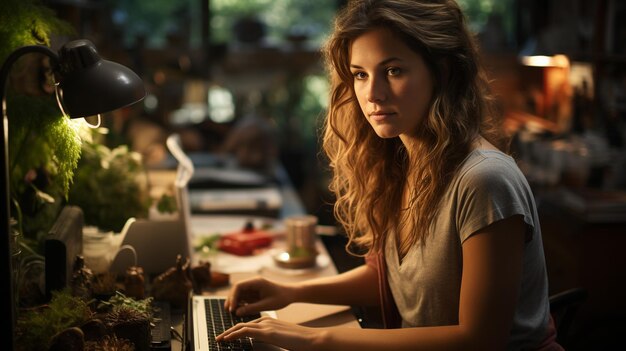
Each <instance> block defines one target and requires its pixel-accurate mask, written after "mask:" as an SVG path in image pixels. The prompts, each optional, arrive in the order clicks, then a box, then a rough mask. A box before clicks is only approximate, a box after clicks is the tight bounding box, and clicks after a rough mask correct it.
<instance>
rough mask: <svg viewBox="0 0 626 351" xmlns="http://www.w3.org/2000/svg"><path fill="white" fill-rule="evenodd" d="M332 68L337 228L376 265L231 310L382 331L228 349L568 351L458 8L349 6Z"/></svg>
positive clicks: (329, 135)
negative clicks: (319, 310) (360, 311)
mask: <svg viewBox="0 0 626 351" xmlns="http://www.w3.org/2000/svg"><path fill="white" fill-rule="evenodd" d="M324 53H325V57H326V59H327V64H328V68H329V72H330V74H331V80H332V91H331V100H330V101H331V102H330V107H329V111H328V115H327V118H326V124H325V130H324V149H325V151H326V154H327V155H328V157H329V160H330V166H331V167H332V170H333V178H332V181H331V184H330V187H331V190H333V191H334V193H335V195H336V198H337V200H336V203H335V215H336V217H337V219H338V220H339V221H340V222H341V223H342V225H343V227H344V228H345V230H346V233H347V235H348V238H349V239H350V241H351V243H350V244H351V245H358V246H359V247H361V248H362V249H364V250H366V251H367V252H368V254H367V262H368V264H367V265H364V266H362V267H359V268H356V269H354V270H352V271H349V272H346V273H344V274H341V275H338V276H335V277H330V278H323V279H318V280H312V281H309V282H306V283H304V284H297V285H295V284H294V285H289V284H278V283H274V282H270V281H267V280H264V279H261V278H257V279H252V280H249V281H246V282H242V283H240V284H237V285H235V286H234V287H233V289H232V290H231V293H230V296H229V297H228V298H227V301H226V308H228V309H230V310H232V311H235V312H236V313H237V314H247V313H252V312H258V311H261V310H272V309H278V308H282V307H284V306H286V305H288V304H290V303H292V302H295V301H304V302H312V303H332V304H348V305H380V306H381V307H382V308H383V314H384V317H385V323H386V327H387V328H386V329H380V330H377V329H358V330H354V329H350V330H345V329H343V330H342V329H339V328H307V327H303V326H299V325H292V324H289V323H286V322H283V321H280V320H273V319H267V318H261V319H259V320H256V321H253V322H250V323H244V324H239V325H237V326H235V327H233V328H231V329H230V330H228V331H226V332H225V333H224V334H222V335H220V336H219V337H218V341H221V340H232V339H236V338H240V337H243V336H249V337H252V338H254V339H258V340H259V341H262V342H266V343H271V344H276V345H279V346H281V347H284V348H287V349H294V350H503V349H508V350H522V349H523V350H533V349H543V350H560V349H561V348H560V346H558V345H557V344H556V343H555V342H554V338H555V335H554V328H553V326H552V324H551V319H550V315H549V305H548V289H547V278H546V270H545V261H544V256H543V247H542V239H541V232H540V227H539V222H538V218H537V212H536V208H535V203H534V200H533V195H532V193H531V190H530V188H529V186H528V184H527V182H526V180H525V179H524V176H523V175H522V173H521V172H520V171H519V169H518V168H517V166H516V164H515V162H514V160H513V159H512V158H510V157H509V156H507V155H506V154H505V153H504V151H506V142H505V140H504V139H503V138H502V137H501V134H499V133H498V131H497V128H496V126H497V123H496V121H497V118H496V117H497V115H496V111H495V109H494V108H493V105H494V103H493V101H492V99H491V98H490V95H489V93H488V89H487V82H486V80H485V78H484V77H483V75H482V70H481V68H480V65H479V63H478V54H477V49H476V44H475V42H474V40H473V38H472V36H471V34H470V33H469V32H468V29H467V28H466V26H465V22H464V17H463V14H462V13H461V10H460V9H459V6H458V5H457V4H456V3H455V2H454V1H453V0H438V1H437V0H352V1H350V2H349V5H348V7H347V8H346V9H344V10H343V11H342V12H341V13H340V14H339V15H338V17H337V19H336V21H335V27H334V32H333V34H332V36H331V37H330V39H329V41H328V43H327V45H326V47H325V49H324ZM355 292H358V294H355Z"/></svg>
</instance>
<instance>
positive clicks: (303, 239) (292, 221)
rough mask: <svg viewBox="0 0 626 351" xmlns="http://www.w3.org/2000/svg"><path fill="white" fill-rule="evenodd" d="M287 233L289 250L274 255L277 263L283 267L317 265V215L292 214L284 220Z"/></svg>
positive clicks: (295, 267)
mask: <svg viewBox="0 0 626 351" xmlns="http://www.w3.org/2000/svg"><path fill="white" fill-rule="evenodd" d="M284 223H285V231H286V234H287V250H286V251H284V252H281V253H279V254H278V255H275V256H274V260H275V262H276V264H277V265H278V266H280V267H283V268H293V269H300V268H310V267H313V266H315V263H316V258H317V249H316V248H315V241H316V234H317V233H316V227H317V217H315V216H312V215H303V216H292V217H288V218H286V219H285V221H284Z"/></svg>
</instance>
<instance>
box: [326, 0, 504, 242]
mask: <svg viewBox="0 0 626 351" xmlns="http://www.w3.org/2000/svg"><path fill="white" fill-rule="evenodd" d="M376 27H384V28H386V29H389V30H391V31H392V33H394V34H395V35H396V36H397V38H400V39H401V40H402V41H403V42H404V43H405V44H406V45H407V46H408V47H410V48H411V49H412V50H414V51H415V52H417V53H418V54H420V55H422V57H423V58H424V60H425V62H426V63H427V66H428V67H429V70H430V73H431V74H432V77H433V82H434V92H433V98H432V101H431V103H430V109H429V112H428V115H427V116H426V118H425V119H424V120H423V122H421V124H420V125H419V127H418V128H419V130H417V131H416V133H417V134H418V138H416V140H419V142H417V143H415V144H414V145H406V146H405V145H403V144H402V142H401V141H400V139H399V138H397V137H396V138H390V139H384V138H380V137H378V136H377V135H376V133H375V132H374V130H373V129H372V128H371V126H370V125H369V123H368V121H367V120H366V118H365V116H364V115H363V112H362V111H361V109H360V107H359V103H358V101H357V98H356V96H355V92H354V85H353V83H354V82H353V75H352V74H351V72H350V66H349V65H350V48H351V44H352V42H353V41H354V40H355V39H356V38H357V37H359V36H360V35H362V34H364V33H365V32H367V31H369V30H371V29H373V28H376ZM323 54H324V58H325V60H326V66H327V69H328V73H329V75H330V80H331V91H330V106H329V109H328V113H327V116H326V120H325V123H324V127H323V140H322V143H323V149H324V151H325V153H326V155H327V157H328V161H329V165H330V167H331V169H332V171H333V176H332V179H331V182H330V190H331V191H332V192H333V193H334V195H335V197H336V199H335V205H334V214H335V217H336V218H337V220H338V221H339V222H340V223H341V224H342V225H343V227H344V229H345V230H346V233H347V235H348V238H349V242H348V245H347V249H348V250H349V251H351V252H353V253H354V251H353V250H352V249H353V248H354V245H353V244H356V247H358V248H359V252H364V251H365V252H369V251H370V250H375V251H378V250H381V249H382V248H383V245H384V241H385V237H386V233H392V232H398V230H399V229H400V228H401V227H404V226H408V229H409V233H410V234H409V235H408V236H406V237H405V238H403V239H402V241H401V242H400V244H399V248H400V252H401V253H402V254H404V253H406V252H407V251H408V249H409V248H410V247H411V246H412V245H414V244H416V243H418V242H424V239H425V238H426V237H427V235H429V232H430V226H431V224H432V222H433V219H434V217H435V215H436V212H437V208H438V203H439V201H440V199H441V197H442V196H443V193H444V192H445V189H446V187H447V186H448V185H449V183H450V181H451V179H452V177H453V176H454V174H455V172H456V170H457V167H458V166H459V165H460V164H461V163H462V161H463V159H464V158H465V157H466V156H467V155H468V153H469V152H470V150H471V146H472V143H473V142H474V141H475V140H476V138H477V137H478V136H479V135H482V136H483V137H485V138H486V139H487V140H489V141H490V142H491V143H492V144H494V145H496V146H497V147H499V148H500V149H501V150H503V151H507V150H506V149H507V148H506V145H507V144H506V140H505V139H504V138H502V137H501V136H502V133H499V128H498V126H499V124H498V123H496V122H497V121H498V119H499V118H497V116H496V108H495V104H494V101H493V99H492V98H491V94H490V93H489V90H488V82H487V80H486V78H485V75H484V74H483V70H482V69H481V67H480V64H479V55H478V49H477V46H476V43H475V40H474V38H473V36H472V34H471V33H470V32H469V30H468V29H467V27H466V24H465V19H464V16H463V14H462V12H461V9H460V8H459V6H458V4H457V3H456V2H455V1H454V0H430V1H428V0H351V1H350V2H349V3H348V5H347V6H346V7H345V8H344V9H343V10H342V11H341V12H340V13H339V14H338V16H337V17H336V19H335V22H334V31H333V34H332V35H331V37H330V38H329V39H328V41H327V42H326V45H325V46H324V48H323ZM407 147H409V148H411V152H410V153H407V149H406V148H407ZM409 181H410V182H411V183H410V184H407V183H408V182H409ZM405 188H406V189H410V193H409V194H408V195H409V199H408V202H407V203H408V206H405V207H406V208H402V207H403V205H402V204H403V196H404V195H403V193H404V189H405Z"/></svg>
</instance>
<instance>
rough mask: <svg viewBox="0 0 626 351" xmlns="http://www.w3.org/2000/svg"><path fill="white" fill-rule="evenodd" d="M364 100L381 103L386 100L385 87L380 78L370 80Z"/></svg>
mask: <svg viewBox="0 0 626 351" xmlns="http://www.w3.org/2000/svg"><path fill="white" fill-rule="evenodd" d="M367 89H368V90H367V93H366V95H365V98H366V99H367V101H369V102H381V101H385V100H386V99H387V86H386V85H385V81H384V80H382V79H380V78H371V79H370V81H369V85H368V87H367Z"/></svg>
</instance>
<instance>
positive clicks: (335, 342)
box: [218, 216, 525, 350]
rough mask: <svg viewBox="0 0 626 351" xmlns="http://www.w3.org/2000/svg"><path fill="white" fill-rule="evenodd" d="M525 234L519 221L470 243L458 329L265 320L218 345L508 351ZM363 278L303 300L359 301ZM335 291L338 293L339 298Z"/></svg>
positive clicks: (311, 291) (321, 288) (319, 288)
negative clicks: (248, 342)
mask: <svg viewBox="0 0 626 351" xmlns="http://www.w3.org/2000/svg"><path fill="white" fill-rule="evenodd" d="M524 233H525V224H524V222H523V220H522V218H521V217H520V216H514V217H511V218H507V219H504V220H501V221H498V222H496V223H494V224H492V225H490V226H488V227H486V228H484V229H481V230H480V231H478V232H477V233H475V234H474V235H472V236H471V237H470V238H469V239H467V240H466V241H465V243H464V244H463V275H462V283H461V296H460V306H459V324H458V325H452V326H441V327H421V328H403V329H391V330H374V329H345V328H319V329H315V328H305V327H302V326H298V325H293V324H289V323H286V322H283V321H278V320H272V319H267V318H262V319H260V320H257V321H254V322H251V323H242V324H238V325H237V326H235V327H233V328H232V329H230V330H228V331H226V332H225V333H224V334H222V335H221V336H220V337H219V338H218V340H231V339H237V338H240V337H243V336H249V337H252V338H255V339H257V340H259V341H262V342H267V343H271V344H276V345H278V346H282V347H284V348H287V349H294V350H381V349H383V350H501V349H504V348H506V344H507V340H508V337H509V334H510V329H511V324H512V320H513V314H514V311H515V304H516V301H517V291H518V288H519V286H520V279H521V271H522V257H523V251H524ZM361 269H371V268H367V267H364V268H361ZM372 270H373V269H372ZM358 272H359V271H356V272H353V273H352V274H355V277H351V278H350V275H347V276H345V277H347V278H345V279H346V280H345V281H342V280H341V279H339V278H337V279H339V280H340V281H339V282H337V283H335V284H329V285H326V284H317V283H314V284H312V285H309V286H308V287H304V290H303V291H305V292H306V294H305V295H302V296H303V297H305V298H306V299H307V301H310V302H328V301H330V300H332V296H333V295H335V296H345V294H346V293H348V294H349V295H352V296H354V297H355V298H357V299H358V296H359V295H361V290H359V286H358V285H356V286H351V285H348V284H347V282H349V281H352V282H353V283H356V284H358V283H359V282H361V283H363V282H365V280H364V277H368V276H369V273H366V272H367V271H360V274H358ZM374 273H375V272H374ZM357 277H358V279H355V278H357ZM349 278H350V279H349ZM361 279H363V280H361ZM335 287H337V288H338V289H339V290H337V293H336V294H334V290H333V289H335ZM366 295H369V294H367V293H366ZM372 297H373V296H369V298H372ZM364 300H369V299H364Z"/></svg>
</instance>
